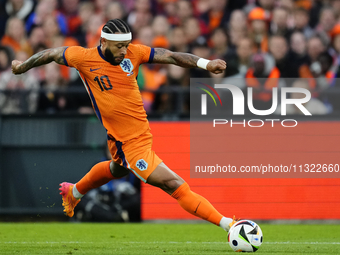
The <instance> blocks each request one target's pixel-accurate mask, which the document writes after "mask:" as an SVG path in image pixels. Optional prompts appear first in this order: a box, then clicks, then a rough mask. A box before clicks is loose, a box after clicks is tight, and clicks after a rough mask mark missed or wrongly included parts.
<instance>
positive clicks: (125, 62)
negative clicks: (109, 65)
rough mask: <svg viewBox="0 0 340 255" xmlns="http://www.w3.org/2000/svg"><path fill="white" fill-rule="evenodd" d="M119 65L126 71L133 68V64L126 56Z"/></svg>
mask: <svg viewBox="0 0 340 255" xmlns="http://www.w3.org/2000/svg"><path fill="white" fill-rule="evenodd" d="M120 67H121V68H122V69H123V71H124V72H126V73H131V72H132V70H133V65H132V63H131V60H130V59H128V58H124V59H123V61H122V62H121V63H120Z"/></svg>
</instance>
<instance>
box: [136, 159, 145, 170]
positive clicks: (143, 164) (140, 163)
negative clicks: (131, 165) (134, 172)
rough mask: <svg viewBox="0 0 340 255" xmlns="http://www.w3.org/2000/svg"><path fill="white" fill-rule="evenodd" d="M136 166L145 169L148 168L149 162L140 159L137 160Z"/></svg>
mask: <svg viewBox="0 0 340 255" xmlns="http://www.w3.org/2000/svg"><path fill="white" fill-rule="evenodd" d="M136 167H137V168H138V169H139V170H141V171H144V170H146V169H148V163H146V161H145V160H144V159H140V160H138V161H137V163H136Z"/></svg>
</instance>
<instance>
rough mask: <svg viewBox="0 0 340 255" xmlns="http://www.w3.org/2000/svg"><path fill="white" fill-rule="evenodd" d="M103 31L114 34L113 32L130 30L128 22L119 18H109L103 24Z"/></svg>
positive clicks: (127, 31) (128, 31)
mask: <svg viewBox="0 0 340 255" xmlns="http://www.w3.org/2000/svg"><path fill="white" fill-rule="evenodd" d="M102 31H103V32H105V33H108V34H115V33H117V32H118V33H130V32H131V30H130V28H129V26H128V24H126V23H125V21H123V20H121V19H111V20H109V21H108V22H106V24H105V25H104V27H103V29H102Z"/></svg>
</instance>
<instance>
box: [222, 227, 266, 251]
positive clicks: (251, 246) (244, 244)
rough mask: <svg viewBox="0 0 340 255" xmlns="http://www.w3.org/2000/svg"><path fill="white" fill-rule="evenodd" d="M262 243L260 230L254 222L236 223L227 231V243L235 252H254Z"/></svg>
mask: <svg viewBox="0 0 340 255" xmlns="http://www.w3.org/2000/svg"><path fill="white" fill-rule="evenodd" d="M262 241H263V235H262V230H261V228H260V227H259V225H257V224H256V223H255V222H254V221H251V220H240V221H237V222H236V223H235V224H234V225H233V226H232V227H231V228H230V230H229V233H228V242H229V245H230V247H231V248H232V249H233V250H234V251H236V252H255V251H257V250H258V249H259V247H260V245H261V244H262Z"/></svg>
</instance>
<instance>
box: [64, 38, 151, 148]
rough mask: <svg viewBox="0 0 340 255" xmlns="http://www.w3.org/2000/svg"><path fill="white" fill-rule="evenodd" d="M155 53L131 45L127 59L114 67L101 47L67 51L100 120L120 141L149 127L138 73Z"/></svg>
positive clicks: (66, 56) (141, 46) (66, 59)
mask: <svg viewBox="0 0 340 255" xmlns="http://www.w3.org/2000/svg"><path fill="white" fill-rule="evenodd" d="M153 56H154V49H153V48H150V47H147V46H144V45H140V44H130V45H129V47H128V50H127V54H126V55H125V58H124V60H123V61H122V62H121V64H120V65H117V66H114V65H111V64H110V63H109V62H107V61H106V59H105V56H104V55H103V53H102V51H101V49H100V46H98V47H96V48H90V49H86V48H83V47H80V46H71V47H68V48H66V49H65V51H64V62H65V64H66V65H67V66H70V67H74V68H76V69H77V70H78V73H79V75H80V77H81V79H82V81H83V83H84V86H85V88H86V90H87V92H88V94H89V96H90V98H91V101H92V106H93V108H94V110H95V112H96V114H97V116H98V118H99V120H100V121H101V123H102V124H103V126H104V127H105V128H106V130H107V133H108V135H109V136H110V137H111V138H114V139H116V140H117V141H121V142H124V141H127V140H130V139H132V138H134V137H137V136H139V135H141V134H142V133H144V132H145V131H146V130H148V129H149V122H148V120H147V118H146V117H147V116H146V112H145V110H144V106H143V101H142V97H141V94H140V91H139V88H138V84H137V75H138V69H139V65H140V64H143V63H146V62H150V63H151V62H152V60H153Z"/></svg>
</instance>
